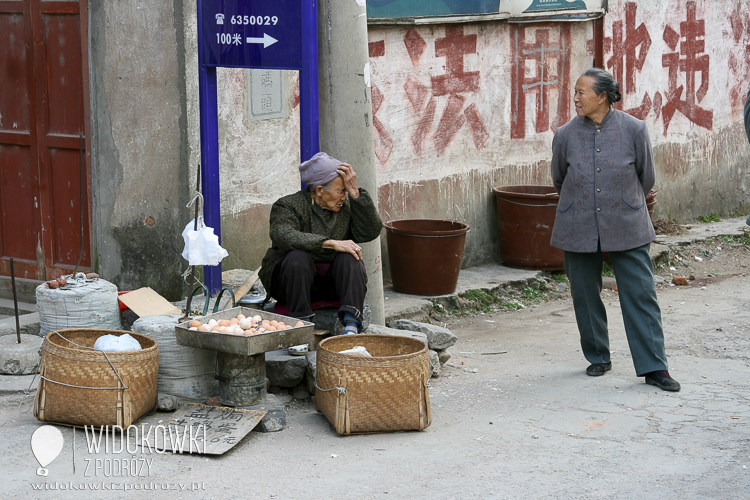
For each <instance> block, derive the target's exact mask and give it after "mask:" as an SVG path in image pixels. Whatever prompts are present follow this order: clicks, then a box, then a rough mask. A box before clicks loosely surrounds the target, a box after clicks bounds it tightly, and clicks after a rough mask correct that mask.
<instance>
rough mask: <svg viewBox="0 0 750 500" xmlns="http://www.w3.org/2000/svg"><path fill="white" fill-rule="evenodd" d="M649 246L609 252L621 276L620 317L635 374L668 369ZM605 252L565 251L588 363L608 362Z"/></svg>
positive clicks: (567, 269) (617, 272)
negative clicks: (603, 283)
mask: <svg viewBox="0 0 750 500" xmlns="http://www.w3.org/2000/svg"><path fill="white" fill-rule="evenodd" d="M648 248H649V245H644V246H642V247H638V248H634V249H632V250H626V251H623V252H609V258H610V261H611V263H612V269H613V270H614V272H615V277H616V279H617V290H618V292H619V295H620V306H621V308H622V319H623V322H624V323H625V334H626V335H627V337H628V345H629V346H630V354H631V355H632V357H633V365H635V372H636V375H637V376H639V377H642V376H643V375H645V374H646V373H649V372H653V371H658V370H666V369H667V356H666V353H665V351H664V332H663V331H662V325H661V310H660V309H659V303H658V302H657V300H656V286H655V285H654V270H653V267H652V265H651V258H650V257H649V255H648ZM602 263H603V260H602V252H601V251H599V252H594V253H578V252H565V273H566V274H567V275H568V280H569V281H570V293H571V295H572V296H573V309H574V310H575V314H576V322H577V323H578V331H579V332H580V334H581V349H582V350H583V355H584V356H585V357H586V359H587V360H588V361H589V362H590V363H609V362H610V357H609V334H608V332H607V312H606V310H605V308H604V303H602V299H601V292H602Z"/></svg>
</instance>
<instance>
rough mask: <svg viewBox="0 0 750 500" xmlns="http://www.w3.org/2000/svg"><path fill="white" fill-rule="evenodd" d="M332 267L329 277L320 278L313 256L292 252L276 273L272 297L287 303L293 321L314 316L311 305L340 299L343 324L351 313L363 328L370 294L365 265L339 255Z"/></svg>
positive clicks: (274, 271) (301, 251) (345, 254)
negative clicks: (364, 313)
mask: <svg viewBox="0 0 750 500" xmlns="http://www.w3.org/2000/svg"><path fill="white" fill-rule="evenodd" d="M330 264H331V266H330V268H329V269H328V271H327V272H326V273H325V275H320V274H318V269H317V268H316V266H315V262H313V259H312V256H311V255H310V254H309V253H307V252H305V251H304V250H292V251H291V252H289V253H288V254H287V255H286V257H284V260H283V261H282V262H281V263H280V264H279V265H277V266H276V268H275V269H274V270H273V278H272V279H271V290H270V293H271V296H272V297H273V298H275V299H276V300H278V301H279V302H283V303H285V304H286V305H287V307H288V308H289V316H291V317H293V318H304V317H307V316H311V315H312V314H313V311H312V309H311V308H310V303H311V302H314V301H319V300H330V299H339V300H340V301H341V307H340V308H339V317H340V318H341V320H342V321H343V318H344V313H347V312H348V313H350V314H351V315H352V316H354V317H355V318H357V321H359V322H360V324H361V323H362V309H363V307H364V303H365V293H367V273H366V272H365V265H364V263H363V262H362V261H361V260H357V259H355V258H354V256H353V255H352V254H350V253H344V252H337V253H336V257H335V258H334V259H333V262H331V263H330Z"/></svg>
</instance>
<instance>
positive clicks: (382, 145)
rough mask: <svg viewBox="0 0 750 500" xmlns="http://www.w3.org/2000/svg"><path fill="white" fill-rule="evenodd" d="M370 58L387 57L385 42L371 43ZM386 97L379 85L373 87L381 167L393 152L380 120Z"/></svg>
mask: <svg viewBox="0 0 750 500" xmlns="http://www.w3.org/2000/svg"><path fill="white" fill-rule="evenodd" d="M368 45H369V54H370V57H372V58H374V57H383V56H385V40H380V41H377V42H370V43H369V44H368ZM384 100H385V97H384V96H383V92H382V91H381V90H380V89H379V88H378V86H377V85H375V84H373V85H372V126H373V128H374V129H375V133H374V134H373V135H374V136H375V156H377V157H378V160H379V161H380V164H381V165H385V163H386V162H387V161H388V158H390V157H391V153H392V152H393V138H392V137H391V134H390V133H389V132H388V130H387V129H386V128H385V125H384V124H383V122H382V121H380V118H378V111H379V110H380V106H382V105H383V101H384Z"/></svg>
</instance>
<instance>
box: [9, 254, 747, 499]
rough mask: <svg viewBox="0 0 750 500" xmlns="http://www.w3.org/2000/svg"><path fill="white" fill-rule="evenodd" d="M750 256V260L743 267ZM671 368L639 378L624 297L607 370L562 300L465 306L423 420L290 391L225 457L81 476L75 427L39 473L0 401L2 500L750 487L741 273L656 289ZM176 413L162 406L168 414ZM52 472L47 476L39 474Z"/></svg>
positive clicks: (498, 494)
mask: <svg viewBox="0 0 750 500" xmlns="http://www.w3.org/2000/svg"><path fill="white" fill-rule="evenodd" d="M745 264H747V262H746V263H745ZM659 299H660V303H661V305H662V309H663V311H664V324H665V330H666V335H667V351H668V355H669V361H670V365H671V366H670V371H671V373H672V374H673V375H674V376H675V378H677V379H678V380H679V381H680V382H681V383H682V386H683V389H682V391H681V392H679V393H666V392H663V391H660V390H659V389H657V388H655V387H651V386H647V385H645V384H644V383H643V379H639V378H636V377H635V375H634V371H633V367H632V363H631V360H630V356H629V352H628V349H627V343H626V342H625V336H624V332H623V327H622V321H621V319H620V317H619V306H618V302H617V300H616V295H615V294H613V293H611V294H610V295H608V296H607V298H606V301H605V303H606V304H607V308H608V312H609V315H610V318H611V331H612V333H611V337H612V347H613V350H614V355H613V362H614V368H613V370H612V371H611V372H609V373H607V375H605V376H604V377H598V378H593V377H587V376H586V375H585V374H584V372H583V370H584V368H585V367H586V364H587V363H586V362H585V360H583V359H582V356H581V354H580V347H579V345H578V336H577V331H576V327H575V322H574V318H573V317H572V314H573V311H572V304H571V303H570V302H569V301H568V300H559V301H554V302H550V303H546V304H543V305H539V306H537V307H534V308H528V309H526V310H524V311H519V312H514V313H507V314H497V315H485V316H479V317H474V318H465V319H461V320H458V321H455V322H453V323H451V324H450V325H449V326H450V327H451V329H452V330H453V331H454V333H456V334H457V335H458V337H459V342H458V343H457V344H456V346H454V347H453V348H452V351H453V352H454V354H455V357H454V359H452V360H451V361H449V366H448V367H446V368H445V370H444V372H443V376H442V377H440V378H438V379H433V380H432V381H431V386H432V387H431V401H432V414H433V419H434V420H433V423H432V425H431V426H430V427H429V428H428V429H427V430H425V431H424V432H407V433H398V434H384V435H364V436H351V437H340V436H338V435H336V434H335V432H334V431H333V430H332V428H331V426H330V425H329V424H328V422H327V421H326V420H325V419H324V417H322V415H320V414H318V413H316V412H315V410H314V409H313V406H312V404H311V403H309V402H306V403H294V404H293V405H292V406H290V408H289V411H288V423H289V428H288V429H285V430H284V431H282V432H277V433H271V434H260V433H255V432H254V433H251V434H250V435H249V436H248V437H246V438H245V439H244V440H243V441H242V442H241V443H240V444H239V445H237V446H236V447H235V448H234V449H233V450H232V451H230V452H229V453H227V454H225V455H224V456H221V457H219V458H205V457H202V456H184V455H175V456H172V455H141V454H140V453H136V454H135V456H134V458H136V459H141V458H145V459H153V462H152V467H151V469H150V475H149V476H148V477H139V478H131V477H103V476H102V475H101V474H100V475H99V476H93V475H91V474H89V475H88V476H86V475H85V460H86V459H94V460H95V459H105V458H110V459H112V458H117V459H122V458H126V457H129V455H127V454H124V453H123V454H120V455H117V454H109V455H106V454H104V453H101V454H97V455H90V454H88V452H87V451H86V448H85V443H84V442H83V441H84V440H83V439H82V438H81V434H80V432H79V433H78V440H77V442H76V450H75V454H76V462H75V463H76V472H75V473H73V447H72V431H71V430H70V429H68V428H61V429H62V433H63V435H64V438H65V446H64V448H63V451H62V453H61V454H60V456H59V457H58V458H57V459H56V460H55V461H54V462H52V464H50V466H49V467H48V469H49V476H48V477H47V478H39V477H38V476H36V474H35V471H36V468H37V467H38V466H39V465H38V464H37V463H36V461H35V459H34V457H33V455H32V454H31V452H30V449H29V448H30V447H29V440H30V436H31V434H32V432H33V430H34V429H36V428H37V427H38V426H39V425H40V424H39V422H37V421H36V420H35V419H34V418H33V417H32V416H31V415H29V414H21V413H19V411H18V396H12V397H9V396H5V397H2V398H0V402H1V403H2V405H1V406H0V440H2V443H3V448H4V450H5V453H3V455H2V456H1V457H0V469H1V470H2V471H3V472H4V480H3V482H2V483H0V493H1V495H0V496H2V498H52V497H55V498H66V499H67V498H85V497H86V498H104V497H106V498H142V497H144V496H145V495H146V493H144V492H142V491H140V492H139V491H129V492H128V491H108V492H107V493H106V494H102V493H97V494H94V495H92V494H91V493H88V494H84V493H83V492H81V491H47V492H40V491H35V490H32V486H31V484H32V483H35V484H43V483H45V482H46V483H47V485H48V486H51V485H53V484H55V483H57V485H58V486H61V485H62V484H65V485H67V486H70V483H69V482H70V481H73V483H74V484H76V485H94V484H101V483H102V482H103V481H104V483H106V484H111V483H115V484H127V485H129V487H133V488H135V487H139V488H145V487H148V486H149V485H157V487H162V485H166V484H186V485H188V487H190V485H192V484H195V485H196V486H197V488H198V490H197V491H192V492H187V491H184V492H179V491H164V492H159V493H158V495H159V497H160V498H195V499H199V498H212V499H213V498H217V497H225V498H240V497H241V498H277V499H318V498H320V499H329V498H346V499H348V498H352V499H354V498H356V499H361V498H398V499H401V498H405V499H412V498H413V499H423V498H437V499H453V498H455V499H475V498H477V499H478V498H488V499H489V498H498V499H499V498H511V499H524V498H563V499H565V498H571V499H579V498H583V499H599V498H605V497H610V498H618V499H642V498H645V499H650V498H659V499H672V498H674V499H681V500H683V499H707V498H709V499H710V498H716V499H733V498H737V499H740V498H747V496H748V493H747V492H748V491H750V476H748V469H747V467H748V466H750V447H748V443H749V441H750V426H748V422H749V421H750V397H749V394H750V392H748V389H749V387H750V370H748V364H749V360H750V307H749V306H750V290H749V289H748V287H747V278H746V277H744V276H735V277H727V278H726V279H723V280H722V281H718V282H716V283H713V284H711V285H709V286H707V287H706V290H701V289H700V287H688V288H681V289H679V290H678V289H677V288H671V289H668V290H660V292H659ZM166 418H168V416H167V417H166ZM41 479H44V481H41Z"/></svg>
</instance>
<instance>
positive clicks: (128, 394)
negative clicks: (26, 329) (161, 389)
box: [34, 328, 159, 428]
mask: <svg viewBox="0 0 750 500" xmlns="http://www.w3.org/2000/svg"><path fill="white" fill-rule="evenodd" d="M125 333H128V334H130V335H131V336H132V337H133V338H135V339H136V340H137V341H138V342H139V343H140V344H141V348H142V350H140V351H128V352H108V353H106V354H105V353H104V352H102V351H95V350H93V347H94V342H96V339H98V338H99V337H101V336H102V335H107V334H109V335H117V336H120V335H123V334H125ZM87 348H89V349H87ZM158 373H159V347H158V346H157V344H156V341H155V340H153V339H151V338H150V337H148V336H146V335H141V334H139V333H133V332H125V331H120V330H103V329H95V328H70V329H65V330H56V331H52V332H50V333H48V334H47V336H46V337H45V338H44V342H43V343H42V366H41V371H40V376H41V380H40V381H39V390H38V391H37V394H36V401H35V402H34V416H35V417H36V418H38V419H39V420H41V421H43V422H54V423H58V424H66V425H77V426H83V425H92V426H95V427H100V426H104V425H110V426H112V425H119V426H121V427H123V428H125V427H127V426H129V425H130V424H131V423H133V422H135V421H136V420H138V419H139V418H140V417H142V416H143V415H145V414H146V413H148V412H150V411H152V410H153V409H154V408H155V407H156V380H157V376H158Z"/></svg>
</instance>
